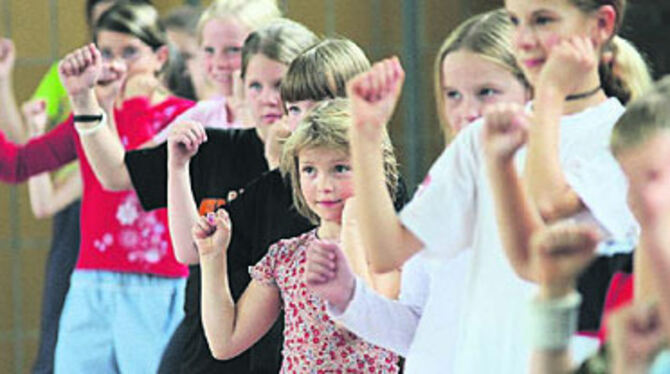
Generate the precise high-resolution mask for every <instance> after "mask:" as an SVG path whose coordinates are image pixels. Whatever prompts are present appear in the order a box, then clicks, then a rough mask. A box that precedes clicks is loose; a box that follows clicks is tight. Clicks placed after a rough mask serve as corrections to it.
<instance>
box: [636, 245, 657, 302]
mask: <svg viewBox="0 0 670 374" xmlns="http://www.w3.org/2000/svg"><path fill="white" fill-rule="evenodd" d="M645 247H646V245H645V243H644V240H640V246H639V248H638V249H637V250H636V251H635V257H634V260H633V261H634V262H633V285H634V286H633V287H634V288H633V295H634V300H635V302H640V301H642V302H650V301H654V300H656V299H657V297H656V294H657V292H656V288H655V286H654V277H653V273H652V269H651V263H650V258H649V255H648V254H647V251H646V250H645Z"/></svg>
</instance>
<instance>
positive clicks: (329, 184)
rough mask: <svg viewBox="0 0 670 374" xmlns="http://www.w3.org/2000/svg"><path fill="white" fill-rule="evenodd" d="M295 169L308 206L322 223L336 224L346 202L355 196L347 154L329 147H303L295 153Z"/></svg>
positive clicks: (339, 220)
mask: <svg viewBox="0 0 670 374" xmlns="http://www.w3.org/2000/svg"><path fill="white" fill-rule="evenodd" d="M298 170H299V172H300V188H301V191H302V196H303V198H304V199H305V201H306V202H307V206H308V207H309V208H310V209H311V210H312V211H313V212H314V213H315V214H316V215H317V216H319V218H320V219H321V224H324V223H326V222H330V223H337V224H339V223H340V222H341V219H342V210H343V209H344V203H345V201H346V200H347V199H348V198H350V197H351V196H353V195H354V179H353V173H352V171H351V162H350V159H349V155H347V154H346V153H345V152H343V151H341V150H335V149H332V148H323V147H319V148H306V149H303V150H301V151H300V152H299V153H298Z"/></svg>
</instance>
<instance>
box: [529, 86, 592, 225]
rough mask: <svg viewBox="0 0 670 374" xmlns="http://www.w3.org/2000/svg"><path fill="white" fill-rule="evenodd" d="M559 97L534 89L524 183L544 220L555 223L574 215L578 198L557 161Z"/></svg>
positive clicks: (579, 207) (549, 90)
mask: <svg viewBox="0 0 670 374" xmlns="http://www.w3.org/2000/svg"><path fill="white" fill-rule="evenodd" d="M563 100H564V98H563V96H562V95H561V94H560V93H559V92H557V91H556V90H553V89H551V88H540V89H538V95H537V96H536V98H535V109H534V110H535V113H534V120H535V122H534V124H533V125H532V126H530V128H529V136H528V153H527V158H526V165H525V170H524V182H525V184H526V187H527V188H528V192H529V194H530V196H531V197H532V199H533V201H534V202H535V204H536V206H537V207H538V209H539V210H540V213H541V214H542V216H543V217H544V218H545V219H547V220H551V221H554V220H558V219H560V218H564V217H567V216H570V215H572V214H574V213H577V212H578V211H579V210H580V209H581V208H582V205H581V202H580V201H579V197H578V196H577V195H576V193H575V192H574V191H572V189H571V188H570V185H569V184H568V182H567V179H566V177H565V174H564V172H563V169H562V166H561V161H560V159H559V154H560V152H559V144H560V123H561V116H562V113H563Z"/></svg>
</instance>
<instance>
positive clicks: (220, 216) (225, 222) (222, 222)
mask: <svg viewBox="0 0 670 374" xmlns="http://www.w3.org/2000/svg"><path fill="white" fill-rule="evenodd" d="M230 226H231V225H230V216H229V215H228V212H226V210H225V209H219V210H217V211H216V228H217V230H219V229H222V230H226V231H228V230H229V229H230Z"/></svg>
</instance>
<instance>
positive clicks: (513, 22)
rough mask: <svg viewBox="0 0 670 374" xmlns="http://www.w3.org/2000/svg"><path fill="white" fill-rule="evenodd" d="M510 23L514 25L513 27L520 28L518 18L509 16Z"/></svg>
mask: <svg viewBox="0 0 670 374" xmlns="http://www.w3.org/2000/svg"><path fill="white" fill-rule="evenodd" d="M509 22H510V23H511V24H512V26H519V18H517V16H513V15H511V14H510V15H509Z"/></svg>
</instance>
